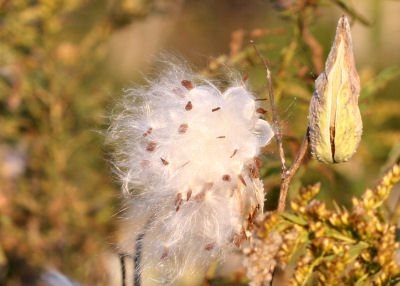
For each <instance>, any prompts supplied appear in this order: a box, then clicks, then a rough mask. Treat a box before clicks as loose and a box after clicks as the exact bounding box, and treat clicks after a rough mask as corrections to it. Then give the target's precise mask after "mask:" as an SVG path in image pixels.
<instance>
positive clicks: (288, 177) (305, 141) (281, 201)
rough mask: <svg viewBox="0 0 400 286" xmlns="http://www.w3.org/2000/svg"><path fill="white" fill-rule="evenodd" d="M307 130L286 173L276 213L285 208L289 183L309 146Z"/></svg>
mask: <svg viewBox="0 0 400 286" xmlns="http://www.w3.org/2000/svg"><path fill="white" fill-rule="evenodd" d="M309 143H310V141H309V129H308V128H307V132H306V135H305V136H304V139H303V143H301V146H300V150H299V152H298V153H297V156H296V159H295V160H294V162H293V165H292V167H290V169H289V171H287V172H286V174H285V176H284V178H283V180H282V184H281V190H280V193H279V202H278V209H277V210H278V212H283V211H284V210H285V207H286V197H287V193H288V190H289V186H290V182H291V181H292V179H293V177H294V175H295V174H296V172H297V170H298V169H299V167H300V165H301V162H302V161H303V159H304V156H305V155H306V154H307V150H308V145H309Z"/></svg>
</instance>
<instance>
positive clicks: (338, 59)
mask: <svg viewBox="0 0 400 286" xmlns="http://www.w3.org/2000/svg"><path fill="white" fill-rule="evenodd" d="M359 95H360V79H359V77H358V74H357V70H356V66H355V61H354V55H353V44H352V39H351V32H350V25H349V22H348V20H347V18H346V16H342V17H341V18H340V20H339V23H338V26H337V29H336V36H335V40H334V42H333V45H332V48H331V51H330V53H329V56H328V59H327V60H326V63H325V70H324V72H323V73H322V74H320V75H319V76H318V78H317V79H316V81H315V92H314V94H313V96H312V99H311V102H310V111H309V116H308V118H309V128H310V133H309V136H310V146H311V154H312V155H313V157H314V158H315V159H317V160H319V161H321V162H323V163H340V162H345V161H347V160H349V159H350V158H351V157H352V156H353V154H354V152H355V151H356V149H357V147H358V144H359V143H360V139H361V134H362V121H361V114H360V109H359V108H358V97H359Z"/></svg>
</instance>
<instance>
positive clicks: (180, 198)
mask: <svg viewBox="0 0 400 286" xmlns="http://www.w3.org/2000/svg"><path fill="white" fill-rule="evenodd" d="M181 200H182V194H181V193H178V194H177V195H176V198H175V205H177V204H178V203H179V202H180V201H181Z"/></svg>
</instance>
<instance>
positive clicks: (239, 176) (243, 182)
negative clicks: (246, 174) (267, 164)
mask: <svg viewBox="0 0 400 286" xmlns="http://www.w3.org/2000/svg"><path fill="white" fill-rule="evenodd" d="M238 178H239V180H240V181H241V182H242V184H243V185H245V186H247V184H246V181H245V180H244V178H243V176H242V174H239V175H238Z"/></svg>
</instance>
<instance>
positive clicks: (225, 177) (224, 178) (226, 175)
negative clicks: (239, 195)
mask: <svg viewBox="0 0 400 286" xmlns="http://www.w3.org/2000/svg"><path fill="white" fill-rule="evenodd" d="M222 180H224V181H227V182H229V181H230V180H231V176H229V175H228V174H225V175H223V176H222Z"/></svg>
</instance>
